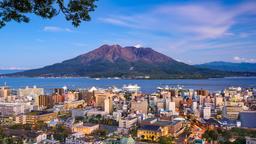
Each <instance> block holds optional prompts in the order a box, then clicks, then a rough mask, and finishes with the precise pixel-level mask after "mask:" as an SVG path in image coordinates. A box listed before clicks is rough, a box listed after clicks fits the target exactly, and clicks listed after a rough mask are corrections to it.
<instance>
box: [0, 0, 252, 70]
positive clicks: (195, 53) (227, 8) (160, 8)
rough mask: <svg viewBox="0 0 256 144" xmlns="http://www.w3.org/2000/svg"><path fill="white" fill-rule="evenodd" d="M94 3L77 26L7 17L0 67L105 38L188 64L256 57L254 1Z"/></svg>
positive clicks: (77, 49) (48, 60)
mask: <svg viewBox="0 0 256 144" xmlns="http://www.w3.org/2000/svg"><path fill="white" fill-rule="evenodd" d="M96 5H97V6H98V7H97V8H96V10H95V11H94V12H92V13H91V17H92V20H91V21H89V22H84V23H82V24H81V25H80V27H78V28H74V27H73V26H72V25H71V23H70V22H67V21H65V19H64V18H63V17H62V16H58V17H56V18H53V19H51V20H44V19H41V18H38V17H34V16H32V17H31V22H30V23H28V24H23V23H21V24H20V23H15V22H11V23H8V24H7V26H6V27H3V28H2V29H1V33H0V39H1V40H0V42H1V43H2V45H1V47H2V51H4V52H2V53H1V54H0V60H1V61H4V63H2V64H1V65H0V68H2V69H3V68H5V69H10V68H13V69H16V68H23V69H24V68H25V69H29V68H38V67H42V66H46V65H49V64H53V63H57V62H61V61H63V60H66V59H70V58H73V57H75V56H78V55H80V54H84V53H87V52H89V51H91V50H93V49H95V48H98V47H99V46H101V45H103V44H120V45H122V46H142V47H151V48H153V49H154V50H156V51H158V52H161V53H164V54H166V55H167V56H170V57H172V58H174V59H176V60H178V61H182V62H185V63H188V64H198V63H205V62H210V61H230V62H251V63H255V62H256V57H255V54H254V53H255V52H256V49H255V43H256V42H255V35H256V26H255V23H256V19H255V15H256V2H255V1H232V2H231V1H214V2H209V1H208V2H204V3H202V2H199V1H189V2H178V1H172V2H166V1H163V0H160V1H157V2H156V1H153V0H151V1H146V0H142V1H140V2H139V3H138V2H135V1H128V0H124V1H117V0H114V1H110V0H104V1H98V2H97V3H96ZM213 53H214V55H213Z"/></svg>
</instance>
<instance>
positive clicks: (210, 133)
mask: <svg viewBox="0 0 256 144" xmlns="http://www.w3.org/2000/svg"><path fill="white" fill-rule="evenodd" d="M218 137H219V134H218V132H217V131H216V130H207V131H205V133H204V134H203V138H205V139H206V140H207V141H209V142H212V141H213V142H214V141H216V140H218Z"/></svg>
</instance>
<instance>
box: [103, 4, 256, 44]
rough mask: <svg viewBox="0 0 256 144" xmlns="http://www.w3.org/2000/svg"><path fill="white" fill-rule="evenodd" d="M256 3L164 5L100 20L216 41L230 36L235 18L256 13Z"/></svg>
mask: <svg viewBox="0 0 256 144" xmlns="http://www.w3.org/2000/svg"><path fill="white" fill-rule="evenodd" d="M255 9H256V3H249V4H248V3H244V4H241V5H238V6H233V7H223V6H220V5H203V4H188V5H164V6H159V7H155V8H153V10H151V11H145V12H142V13H141V14H134V15H130V16H127V15H120V14H118V15H110V16H108V17H106V18H100V20H101V21H102V22H105V23H109V24H112V25H118V26H124V27H130V28H135V29H142V30H152V31H160V32H166V33H169V34H173V33H179V34H182V35H186V34H193V35H192V36H193V37H197V38H200V39H215V38H220V37H223V36H233V35H234V33H233V32H231V31H230V28H231V27H232V26H233V25H235V24H237V23H239V21H237V20H236V18H237V17H239V16H241V15H244V14H250V13H256V11H255Z"/></svg>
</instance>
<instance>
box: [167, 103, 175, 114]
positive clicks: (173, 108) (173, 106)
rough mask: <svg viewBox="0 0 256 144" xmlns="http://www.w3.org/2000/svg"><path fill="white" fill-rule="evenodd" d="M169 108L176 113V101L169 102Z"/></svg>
mask: <svg viewBox="0 0 256 144" xmlns="http://www.w3.org/2000/svg"><path fill="white" fill-rule="evenodd" d="M168 110H169V111H171V112H172V114H174V113H175V102H169V104H168Z"/></svg>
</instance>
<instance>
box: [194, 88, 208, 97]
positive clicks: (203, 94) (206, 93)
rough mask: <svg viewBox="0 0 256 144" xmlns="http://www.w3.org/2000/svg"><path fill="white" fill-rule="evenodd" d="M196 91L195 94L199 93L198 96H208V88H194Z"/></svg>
mask: <svg viewBox="0 0 256 144" xmlns="http://www.w3.org/2000/svg"><path fill="white" fill-rule="evenodd" d="M196 92H197V95H200V96H208V95H209V91H208V90H203V89H200V90H196Z"/></svg>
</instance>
